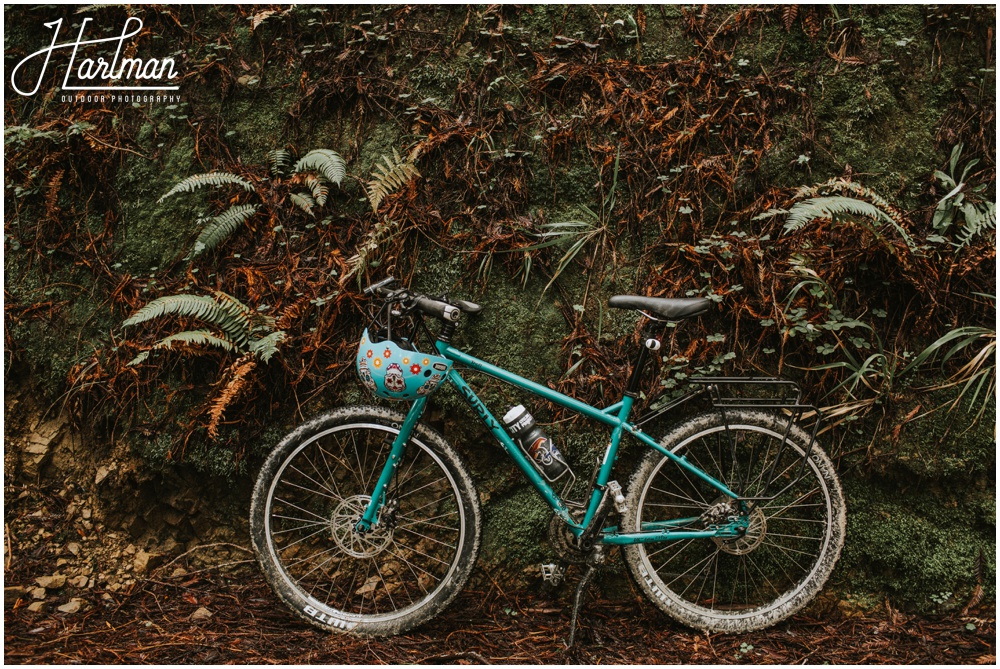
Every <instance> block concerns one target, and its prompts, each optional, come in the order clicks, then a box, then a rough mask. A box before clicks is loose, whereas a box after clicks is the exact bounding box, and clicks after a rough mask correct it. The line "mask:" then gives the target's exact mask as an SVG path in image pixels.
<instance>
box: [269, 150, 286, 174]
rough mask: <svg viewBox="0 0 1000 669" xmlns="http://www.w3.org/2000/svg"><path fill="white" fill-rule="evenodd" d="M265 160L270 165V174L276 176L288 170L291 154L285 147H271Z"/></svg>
mask: <svg viewBox="0 0 1000 669" xmlns="http://www.w3.org/2000/svg"><path fill="white" fill-rule="evenodd" d="M267 162H268V164H270V166H271V174H272V175H274V176H276V177H278V176H281V175H282V174H284V173H285V172H287V171H288V166H289V165H291V164H292V154H291V153H290V152H289V151H288V150H287V149H273V150H271V151H268V152H267Z"/></svg>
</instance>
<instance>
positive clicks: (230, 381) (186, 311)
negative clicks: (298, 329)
mask: <svg viewBox="0 0 1000 669" xmlns="http://www.w3.org/2000/svg"><path fill="white" fill-rule="evenodd" d="M171 314H172V315H176V316H180V317H187V318H193V319H196V320H199V321H202V322H203V323H205V324H206V325H208V326H210V327H213V328H214V329H215V330H216V332H213V331H211V330H208V329H205V330H186V331H184V332H178V333H176V334H172V335H170V336H167V337H164V338H163V339H160V340H159V341H157V342H156V343H154V344H153V345H152V346H150V347H149V348H148V349H146V350H145V351H142V352H141V353H139V355H137V356H136V357H135V358H134V359H133V360H132V361H131V362H129V363H128V364H129V365H130V366H136V365H139V364H141V363H143V362H145V361H146V359H147V358H148V357H149V355H150V353H152V352H153V351H155V350H162V349H167V350H172V349H173V348H174V347H180V348H181V349H182V350H184V351H187V352H189V353H193V352H197V351H198V350H199V349H203V348H206V347H214V348H219V349H222V350H223V351H226V352H236V353H239V354H240V357H239V358H238V359H237V360H236V361H235V362H234V363H232V364H231V365H229V366H228V367H227V368H226V369H225V370H223V372H222V375H221V377H220V381H219V382H218V383H217V384H216V385H217V386H218V387H219V392H218V394H217V395H216V397H215V398H214V399H213V400H212V401H211V402H210V403H209V405H208V409H207V413H208V417H209V420H208V425H207V428H208V435H209V436H210V437H211V438H213V439H215V438H216V437H217V436H218V434H219V424H220V423H221V421H222V418H223V416H224V414H225V411H226V408H227V407H228V406H229V405H230V404H232V402H233V401H235V400H236V398H237V397H239V396H240V394H241V393H242V392H243V391H244V390H245V389H246V386H247V383H248V382H249V379H250V376H249V375H250V372H252V371H253V370H254V369H255V368H256V366H257V364H258V362H264V363H267V362H269V361H270V360H271V358H272V356H274V354H275V353H277V352H278V350H279V349H278V346H279V344H281V342H283V341H284V340H285V331H284V330H278V329H276V322H275V319H274V318H271V317H270V316H265V315H263V314H261V313H260V312H258V311H255V310H253V309H251V308H250V307H248V306H246V305H245V304H243V303H242V302H240V301H239V300H238V299H236V298H235V297H233V296H232V295H228V294H226V293H223V292H221V291H215V292H214V293H213V296H212V297H208V296H205V295H167V296H165V297H161V298H158V299H155V300H153V301H152V302H150V303H149V304H147V305H146V306H144V307H143V308H142V309H140V310H139V311H137V312H136V313H134V314H133V315H132V316H130V317H129V318H128V319H126V320H125V322H124V323H122V325H123V326H124V327H130V326H134V325H139V324H140V323H145V322H147V321H151V320H153V319H156V318H160V317H162V316H166V315H171Z"/></svg>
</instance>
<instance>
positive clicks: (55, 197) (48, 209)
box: [45, 169, 66, 218]
mask: <svg viewBox="0 0 1000 669" xmlns="http://www.w3.org/2000/svg"><path fill="white" fill-rule="evenodd" d="M65 174H66V170H65V169H60V170H57V171H56V173H55V174H53V175H52V178H51V179H49V184H48V187H47V192H46V193H45V215H46V216H48V217H49V218H55V217H56V214H57V213H59V189H60V188H62V181H63V175H65Z"/></svg>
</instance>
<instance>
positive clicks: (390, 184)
mask: <svg viewBox="0 0 1000 669" xmlns="http://www.w3.org/2000/svg"><path fill="white" fill-rule="evenodd" d="M382 160H384V161H385V165H382V164H381V163H378V164H376V165H375V169H374V176H373V177H372V179H371V181H369V182H368V188H367V192H368V200H369V201H370V202H371V205H372V211H378V207H379V205H380V204H382V200H384V199H385V197H386V196H387V195H389V194H390V193H392V192H393V191H395V190H399V189H400V188H402V187H403V186H405V185H406V184H407V183H408V182H409V181H410V180H411V179H414V178H416V177H419V176H420V172H418V171H417V168H416V167H415V166H414V165H413V163H412V162H410V160H409V159H406V160H404V159H402V158H400V157H399V152H398V151H396V150H395V149H393V151H392V159H390V158H389V157H388V156H382Z"/></svg>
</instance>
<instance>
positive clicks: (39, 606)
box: [28, 602, 49, 613]
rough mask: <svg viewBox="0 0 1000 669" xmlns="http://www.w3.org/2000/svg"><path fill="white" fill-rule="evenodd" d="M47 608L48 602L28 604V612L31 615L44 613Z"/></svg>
mask: <svg viewBox="0 0 1000 669" xmlns="http://www.w3.org/2000/svg"><path fill="white" fill-rule="evenodd" d="M48 608H49V603H48V602H32V603H31V604H28V610H29V611H31V612H32V613H44V612H45V611H46V610H47V609H48Z"/></svg>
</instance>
